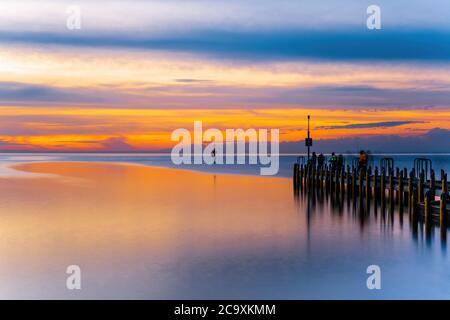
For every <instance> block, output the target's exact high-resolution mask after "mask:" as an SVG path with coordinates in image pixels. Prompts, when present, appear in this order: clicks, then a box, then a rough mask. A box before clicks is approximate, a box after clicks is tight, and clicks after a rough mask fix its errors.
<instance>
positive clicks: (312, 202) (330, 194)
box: [293, 183, 449, 251]
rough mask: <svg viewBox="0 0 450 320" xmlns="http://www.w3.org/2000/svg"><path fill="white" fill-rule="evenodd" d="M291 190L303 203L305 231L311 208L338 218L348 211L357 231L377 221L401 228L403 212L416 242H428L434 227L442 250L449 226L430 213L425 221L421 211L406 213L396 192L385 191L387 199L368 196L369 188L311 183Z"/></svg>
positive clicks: (387, 227)
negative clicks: (355, 192)
mask: <svg viewBox="0 0 450 320" xmlns="http://www.w3.org/2000/svg"><path fill="white" fill-rule="evenodd" d="M293 190H294V198H295V200H296V203H297V204H301V203H302V202H305V203H306V219H307V226H308V234H309V233H310V232H311V231H310V228H311V222H312V220H314V213H315V212H327V211H329V212H330V214H332V215H334V216H337V217H339V218H340V219H342V217H343V215H345V214H348V215H350V216H351V217H352V218H353V219H355V220H357V221H358V225H359V230H360V232H364V231H365V229H366V227H367V225H369V224H377V223H378V224H379V226H380V230H382V231H383V232H391V233H392V232H394V227H395V225H396V224H398V227H399V229H400V230H402V229H403V227H404V221H405V215H407V218H406V221H408V222H409V226H408V227H409V229H410V231H411V237H412V239H413V240H414V242H415V243H416V244H417V245H419V244H425V245H426V246H431V245H432V243H433V240H434V239H435V238H436V230H438V232H439V237H440V244H441V248H442V250H444V251H445V250H446V248H447V232H448V229H449V227H448V226H444V227H441V226H440V222H439V220H438V218H436V216H432V217H433V219H429V221H426V220H425V218H424V217H423V214H422V213H421V214H420V215H412V214H410V213H408V207H407V205H406V204H405V203H404V202H402V204H400V200H399V195H398V193H396V194H395V196H394V195H389V194H388V195H387V196H386V197H387V199H388V200H386V201H381V199H380V198H379V197H375V198H374V197H373V196H372V194H371V192H372V190H371V191H370V192H369V191H365V193H364V196H363V197H356V196H355V197H354V196H352V194H351V190H346V191H347V192H343V189H341V188H339V189H335V190H336V191H334V190H333V191H332V190H330V189H329V188H327V187H324V188H322V187H321V186H316V185H315V184H314V183H313V184H312V185H311V186H310V188H307V187H305V186H303V187H300V188H293ZM344 191H345V189H344ZM368 192H369V193H368ZM366 195H367V196H366ZM327 209H330V210H327Z"/></svg>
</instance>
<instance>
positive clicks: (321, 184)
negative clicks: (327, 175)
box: [319, 167, 323, 191]
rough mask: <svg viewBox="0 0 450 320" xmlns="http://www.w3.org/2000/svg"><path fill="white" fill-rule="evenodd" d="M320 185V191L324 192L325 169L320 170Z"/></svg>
mask: <svg viewBox="0 0 450 320" xmlns="http://www.w3.org/2000/svg"><path fill="white" fill-rule="evenodd" d="M319 184H320V185H319V187H320V191H323V167H322V168H320V176H319Z"/></svg>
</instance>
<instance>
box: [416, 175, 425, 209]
mask: <svg viewBox="0 0 450 320" xmlns="http://www.w3.org/2000/svg"><path fill="white" fill-rule="evenodd" d="M424 179H425V174H424V172H423V171H422V172H421V173H420V177H419V185H418V186H417V195H418V197H417V201H419V202H423V200H424V199H423V195H424V194H423V190H424V186H423V184H424Z"/></svg>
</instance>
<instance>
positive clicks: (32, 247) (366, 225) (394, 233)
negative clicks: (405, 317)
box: [0, 163, 450, 299]
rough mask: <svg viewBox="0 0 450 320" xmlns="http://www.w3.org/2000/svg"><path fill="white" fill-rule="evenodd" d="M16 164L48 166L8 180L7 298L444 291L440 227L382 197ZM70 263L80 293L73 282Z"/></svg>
mask: <svg viewBox="0 0 450 320" xmlns="http://www.w3.org/2000/svg"><path fill="white" fill-rule="evenodd" d="M19 168H20V170H23V171H26V172H35V173H41V174H46V175H45V176H39V178H22V177H20V178H19V177H16V178H0V192H1V194H2V197H1V200H0V221H1V223H0V234H1V235H2V241H1V242H0V251H1V252H2V254H3V256H2V259H1V260H0V283H2V286H1V287H0V297H2V298H144V299H205V298H208V299H213V298H217V299H302V298H308V299H317V298H327V299H333V298H335V299H337V298H368V299H369V298H445V297H446V298H450V288H449V287H448V285H447V283H446V282H445V281H443V280H442V279H447V278H448V277H449V276H450V271H449V270H450V262H449V259H448V257H447V254H446V238H445V237H442V236H441V232H439V231H438V229H437V228H438V227H437V225H436V223H435V222H431V223H430V225H429V226H428V227H427V228H426V226H425V225H424V221H423V220H422V219H421V218H417V219H415V221H411V220H410V216H409V213H408V210H407V209H405V210H403V213H402V214H400V210H399V209H398V205H396V206H395V208H394V210H393V211H392V210H390V209H389V205H388V207H387V208H381V204H380V203H378V202H377V201H375V198H372V199H370V200H369V201H366V200H364V201H358V200H356V201H355V199H354V198H352V197H349V196H348V192H340V193H333V192H330V190H329V189H327V188H325V187H324V188H315V189H314V190H315V191H314V192H310V193H306V192H304V191H299V192H294V193H292V181H291V179H286V178H262V177H250V176H231V175H229V176H226V175H220V174H204V173H194V172H187V171H179V170H173V169H161V168H150V167H144V166H132V165H114V164H105V163H35V164H28V165H21V166H20V167H19ZM48 175H49V176H48ZM439 238H441V240H440V241H441V246H438V245H434V244H435V243H436V241H439ZM70 264H78V265H80V266H81V268H82V272H83V289H82V290H81V291H80V292H68V291H67V290H65V277H66V274H65V268H66V267H67V266H68V265H70ZM372 264H376V265H379V266H380V267H381V269H382V272H383V284H382V286H383V289H382V290H380V291H376V292H375V291H371V290H368V289H367V287H366V279H367V278H366V277H367V274H366V268H367V266H369V265H372ZM418 274H420V277H417V275H418Z"/></svg>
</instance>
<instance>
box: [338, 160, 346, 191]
mask: <svg viewBox="0 0 450 320" xmlns="http://www.w3.org/2000/svg"><path fill="white" fill-rule="evenodd" d="M344 175H345V168H344V167H342V168H341V178H340V179H339V180H340V182H341V196H343V195H344V194H345V181H344Z"/></svg>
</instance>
